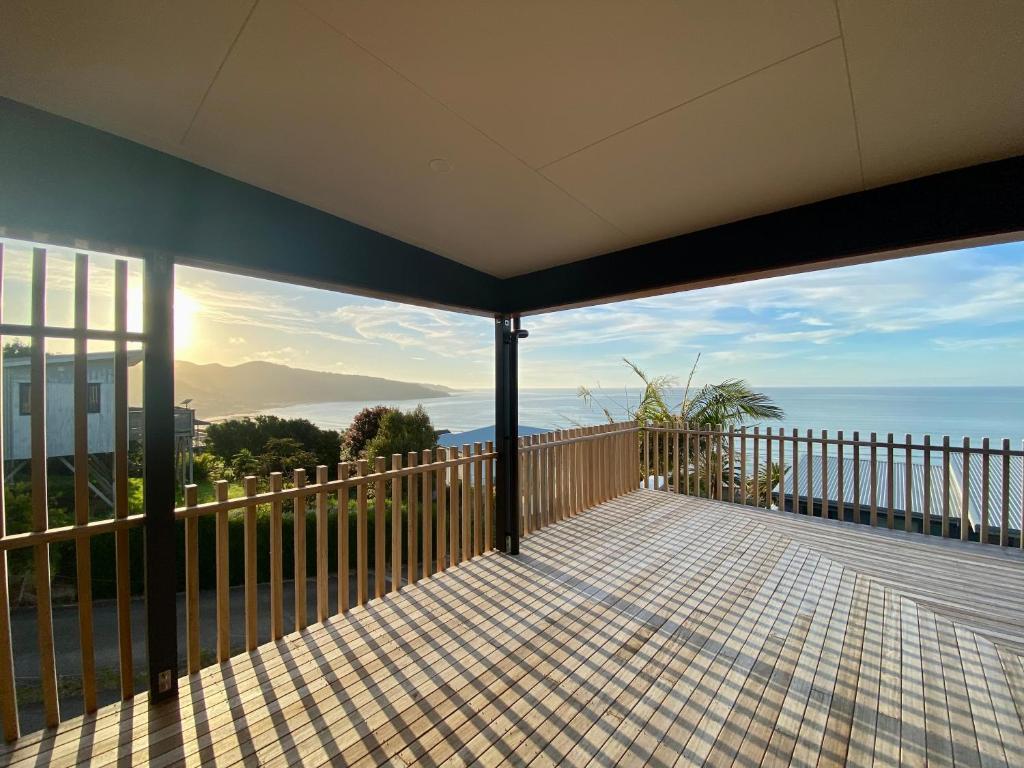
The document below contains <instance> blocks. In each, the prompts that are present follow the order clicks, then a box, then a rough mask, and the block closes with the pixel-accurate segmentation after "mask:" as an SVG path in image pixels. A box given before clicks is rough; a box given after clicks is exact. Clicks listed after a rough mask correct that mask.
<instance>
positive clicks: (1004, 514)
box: [999, 437, 1024, 547]
mask: <svg viewBox="0 0 1024 768" xmlns="http://www.w3.org/2000/svg"><path fill="white" fill-rule="evenodd" d="M1021 477H1022V478H1024V474H1022V476H1021ZM1000 479H1001V481H1002V487H1001V488H1000V489H999V490H1000V494H999V495H1000V498H1001V499H1002V504H1001V505H1000V509H999V546H1001V547H1007V546H1009V545H1010V441H1009V439H1008V438H1005V437H1004V438H1003V466H1002V467H1001V477H1000ZM1021 517H1022V522H1024V505H1022V506H1021ZM1021 533H1022V537H1024V531H1022V532H1021Z"/></svg>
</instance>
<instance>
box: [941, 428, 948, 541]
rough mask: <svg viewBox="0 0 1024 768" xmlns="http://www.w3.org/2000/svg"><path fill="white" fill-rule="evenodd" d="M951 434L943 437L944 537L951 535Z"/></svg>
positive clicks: (942, 524) (942, 526)
mask: <svg viewBox="0 0 1024 768" xmlns="http://www.w3.org/2000/svg"><path fill="white" fill-rule="evenodd" d="M949 472H950V460H949V435H943V437H942V523H941V528H942V537H943V538H947V537H948V536H949V505H950V501H949V493H950V481H949Z"/></svg>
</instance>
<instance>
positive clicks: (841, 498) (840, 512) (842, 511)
mask: <svg viewBox="0 0 1024 768" xmlns="http://www.w3.org/2000/svg"><path fill="white" fill-rule="evenodd" d="M836 443H837V445H836V500H837V502H838V506H837V510H836V516H837V518H838V519H839V520H846V494H845V493H844V491H845V490H846V489H845V488H844V485H845V480H846V476H845V475H846V467H845V466H844V465H843V447H844V440H843V430H841V429H840V430H839V432H838V433H837V434H836Z"/></svg>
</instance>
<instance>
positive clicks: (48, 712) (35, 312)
mask: <svg viewBox="0 0 1024 768" xmlns="http://www.w3.org/2000/svg"><path fill="white" fill-rule="evenodd" d="M32 256H33V258H32V299H31V302H32V303H31V316H32V350H31V377H32V379H31V381H32V383H31V390H30V392H31V394H30V411H31V415H30V417H29V418H30V421H31V425H30V430H31V435H32V437H31V443H32V462H31V463H32V530H33V531H34V532H36V533H44V532H45V531H46V529H47V528H49V510H48V508H47V478H46V461H47V450H46V337H45V335H44V328H45V326H46V309H45V308H46V251H45V249H43V248H36V249H34V250H33V254H32ZM33 565H34V567H35V588H36V641H37V643H38V646H39V675H40V683H41V687H42V693H43V715H44V718H45V721H46V724H47V725H49V726H54V725H57V723H59V722H60V708H59V704H58V701H57V664H56V660H55V657H54V648H53V613H52V610H51V605H50V547H49V545H48V544H47V543H45V542H41V543H39V544H36V545H35V547H34V548H33Z"/></svg>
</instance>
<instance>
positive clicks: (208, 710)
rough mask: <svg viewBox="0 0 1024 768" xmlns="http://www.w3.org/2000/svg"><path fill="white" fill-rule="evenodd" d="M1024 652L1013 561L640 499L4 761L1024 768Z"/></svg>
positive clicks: (210, 671) (681, 500) (684, 500)
mask: <svg viewBox="0 0 1024 768" xmlns="http://www.w3.org/2000/svg"><path fill="white" fill-rule="evenodd" d="M982 577H984V581H983V582H980V581H979V579H981V578H982ZM979 584H983V586H984V588H983V589H979ZM1022 649H1024V557H1021V556H1020V553H1014V552H1007V551H1004V550H1001V549H999V548H998V547H982V546H980V545H977V544H962V543H960V542H945V541H941V540H937V539H934V538H933V539H925V538H924V537H921V536H917V537H911V536H908V535H906V534H904V533H902V532H891V531H887V530H870V529H866V528H864V527H859V528H858V527H855V526H852V525H849V524H843V523H838V522H835V521H822V520H815V519H810V520H809V519H807V518H803V517H800V516H796V515H790V514H781V513H770V512H759V511H756V510H753V509H750V508H744V507H738V506H736V505H729V504H723V503H720V502H712V501H707V500H700V499H693V498H689V497H685V496H677V495H674V494H670V493H665V492H656V491H638V492H635V493H632V494H629V495H627V496H625V497H622V498H619V499H616V500H614V501H611V502H608V503H606V504H603V505H600V506H599V507H597V508H594V509H592V510H589V511H587V512H585V513H583V514H581V515H578V516H576V517H574V518H571V519H568V520H565V521H563V522H560V523H558V524H556V525H553V526H550V527H549V528H547V529H545V530H543V531H541V532H538V533H534V534H533V535H531V536H529V537H527V538H525V539H524V540H523V543H522V554H521V556H520V557H518V558H511V557H506V556H503V555H499V554H496V553H491V554H488V555H485V556H483V557H479V558H476V559H474V560H473V561H472V562H470V563H468V564H466V565H463V566H460V567H458V568H451V569H448V570H446V571H445V572H444V573H442V574H437V575H434V576H431V577H429V578H426V579H422V580H420V581H419V582H418V583H417V584H416V585H414V586H411V587H408V588H405V589H403V590H402V591H401V592H400V593H398V594H392V595H388V596H387V597H385V598H384V599H381V600H373V601H370V602H369V603H368V604H367V605H366V606H362V607H358V608H355V609H353V610H352V611H350V612H349V613H347V614H345V615H344V616H337V617H334V618H332V619H330V620H328V621H327V622H326V623H325V624H323V625H314V626H311V627H309V628H308V629H307V630H305V631H303V632H301V633H295V634H292V635H288V636H286V637H285V638H284V639H282V640H281V641H278V642H276V643H269V644H266V645H263V646H260V647H259V648H258V649H257V650H256V651H255V652H254V653H253V654H250V655H245V656H240V657H237V658H234V659H231V660H229V661H228V662H227V663H225V664H222V665H218V666H214V667H210V668H207V669H204V670H203V671H202V672H201V673H198V674H196V675H193V676H191V677H188V678H184V679H183V680H182V681H181V682H182V685H181V695H180V697H179V698H178V700H177V701H175V702H169V703H166V704H161V705H159V706H155V707H150V706H149V704H148V701H147V700H146V697H145V696H139V697H137V698H136V699H135V700H133V701H130V702H124V703H121V704H116V705H112V706H110V707H105V708H103V709H101V710H100V711H99V712H97V713H96V714H94V715H90V716H87V717H80V718H76V719H74V720H69V721H68V722H66V723H63V724H61V726H59V728H56V729H51V730H48V731H45V732H41V733H38V734H29V735H27V736H26V737H24V738H23V739H21V740H20V741H18V742H16V743H15V744H13V745H7V746H4V747H0V764H3V765H19V766H25V767H26V768H27V767H28V766H36V765H41V764H52V765H75V764H92V765H115V764H116V765H121V764H128V763H143V762H148V763H150V764H153V765H158V766H159V765H218V766H229V765H249V764H256V763H259V764H261V765H278V766H288V765H299V764H303V765H337V764H357V765H376V764H385V763H386V764H393V765H413V764H417V765H418V764H431V765H442V764H443V765H469V764H473V765H498V764H503V763H508V762H511V763H513V764H518V765H537V766H540V765H558V764H571V765H584V764H588V763H590V764H600V765H612V764H622V765H633V764H639V763H644V762H651V763H654V764H658V765H671V764H678V765H691V764H702V763H703V764H706V765H713V766H718V765H721V766H725V765H738V766H754V765H771V764H777V765H787V764H790V763H794V764H804V765H814V764H817V765H841V764H844V763H847V762H848V763H850V764H858V765H869V764H872V763H875V764H882V763H890V762H891V763H893V764H895V763H898V762H902V763H904V764H907V765H915V764H917V765H921V764H925V762H927V763H928V764H930V765H952V764H954V761H955V763H956V764H957V765H979V766H981V765H1010V766H1012V765H1024V724H1022V717H1024V659H1022V658H1021V655H1020V654H1021V650H1022Z"/></svg>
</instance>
